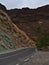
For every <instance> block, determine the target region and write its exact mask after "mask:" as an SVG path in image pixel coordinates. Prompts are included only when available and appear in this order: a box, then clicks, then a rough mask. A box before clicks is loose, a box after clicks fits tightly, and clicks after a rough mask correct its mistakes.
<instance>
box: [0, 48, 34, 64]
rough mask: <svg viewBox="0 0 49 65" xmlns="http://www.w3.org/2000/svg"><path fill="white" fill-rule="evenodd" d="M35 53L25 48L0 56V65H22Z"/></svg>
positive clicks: (32, 49) (31, 49)
mask: <svg viewBox="0 0 49 65" xmlns="http://www.w3.org/2000/svg"><path fill="white" fill-rule="evenodd" d="M34 53H35V49H34V48H26V49H22V50H19V51H14V52H10V53H6V54H0V65H23V64H24V63H25V62H27V61H29V57H30V56H31V55H33V54H34Z"/></svg>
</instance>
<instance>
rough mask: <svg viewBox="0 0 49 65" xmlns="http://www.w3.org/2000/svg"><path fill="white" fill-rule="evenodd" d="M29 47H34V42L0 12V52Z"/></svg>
mask: <svg viewBox="0 0 49 65" xmlns="http://www.w3.org/2000/svg"><path fill="white" fill-rule="evenodd" d="M31 46H32V47H34V41H32V40H31V39H30V38H29V37H28V36H27V35H26V34H25V33H24V32H23V31H21V30H20V29H19V28H18V27H17V26H16V25H15V24H14V23H13V22H12V21H11V19H10V18H9V16H8V15H7V14H6V13H5V12H4V11H2V10H0V51H3V50H5V49H15V48H21V47H31Z"/></svg>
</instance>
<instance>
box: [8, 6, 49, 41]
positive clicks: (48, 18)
mask: <svg viewBox="0 0 49 65" xmlns="http://www.w3.org/2000/svg"><path fill="white" fill-rule="evenodd" d="M7 13H8V15H9V16H10V17H11V19H12V21H13V23H15V24H16V25H17V26H18V27H19V28H20V29H21V30H23V31H25V32H26V34H27V35H28V36H29V37H30V38H31V39H33V40H34V41H36V40H37V38H38V37H40V36H41V35H42V33H41V32H45V31H46V32H49V5H45V6H42V7H39V8H37V9H30V8H22V9H11V10H8V11H7ZM39 28H40V30H39ZM40 31H41V32H40Z"/></svg>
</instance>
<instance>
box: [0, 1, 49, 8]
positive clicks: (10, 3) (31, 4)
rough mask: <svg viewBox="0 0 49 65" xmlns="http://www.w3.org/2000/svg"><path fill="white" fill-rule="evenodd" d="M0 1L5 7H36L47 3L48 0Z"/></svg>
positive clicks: (48, 2)
mask: <svg viewBox="0 0 49 65" xmlns="http://www.w3.org/2000/svg"><path fill="white" fill-rule="evenodd" d="M0 3H2V4H3V5H5V6H6V7H7V9H13V8H23V7H29V8H37V7H40V6H43V5H47V4H49V0H0Z"/></svg>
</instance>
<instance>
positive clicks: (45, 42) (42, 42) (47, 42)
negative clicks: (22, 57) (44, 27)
mask: <svg viewBox="0 0 49 65" xmlns="http://www.w3.org/2000/svg"><path fill="white" fill-rule="evenodd" d="M36 45H37V48H38V49H41V48H47V46H49V33H46V32H45V33H43V34H42V36H40V37H39V38H38V40H37V44H36Z"/></svg>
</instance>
